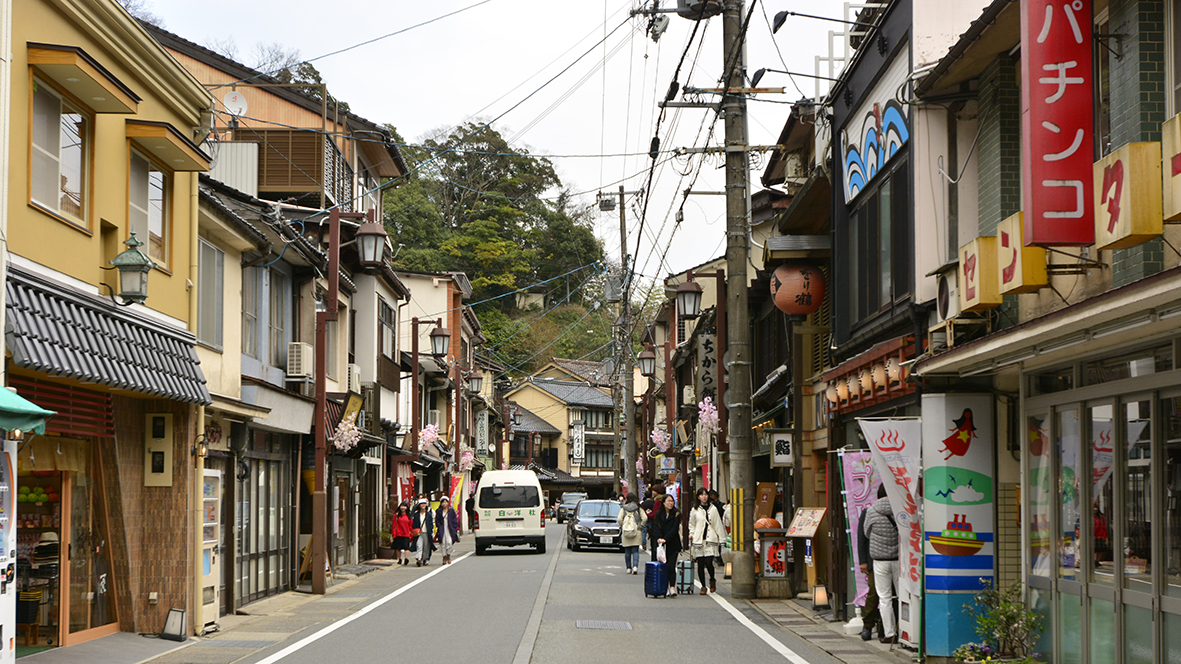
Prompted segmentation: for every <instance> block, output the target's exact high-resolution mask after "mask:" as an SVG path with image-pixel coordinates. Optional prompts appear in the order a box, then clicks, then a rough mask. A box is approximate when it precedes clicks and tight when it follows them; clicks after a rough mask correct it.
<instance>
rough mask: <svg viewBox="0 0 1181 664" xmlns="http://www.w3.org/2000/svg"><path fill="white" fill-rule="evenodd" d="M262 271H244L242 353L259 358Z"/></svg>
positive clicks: (252, 268) (255, 269)
mask: <svg viewBox="0 0 1181 664" xmlns="http://www.w3.org/2000/svg"><path fill="white" fill-rule="evenodd" d="M262 272H263V271H262V270H260V269H259V268H254V267H248V268H245V269H244V270H242V353H243V354H244V355H249V356H250V357H255V358H257V357H258V300H259V290H260V289H259V282H260V281H262Z"/></svg>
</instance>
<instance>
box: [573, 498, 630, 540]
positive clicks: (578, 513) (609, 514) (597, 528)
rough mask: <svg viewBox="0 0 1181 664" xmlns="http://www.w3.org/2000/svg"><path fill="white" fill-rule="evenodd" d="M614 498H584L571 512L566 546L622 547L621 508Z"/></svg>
mask: <svg viewBox="0 0 1181 664" xmlns="http://www.w3.org/2000/svg"><path fill="white" fill-rule="evenodd" d="M620 509H622V507H621V506H620V505H619V503H617V502H615V501H614V500H584V501H582V502H581V503H578V508H577V509H575V510H574V511H573V513H572V514H570V522H569V523H568V524H566V548H567V549H571V550H574V551H578V550H579V549H581V548H582V547H584V546H596V547H598V546H604V547H611V548H614V549H622V548H623V545H622V543H621V542H620V534H619V510H620Z"/></svg>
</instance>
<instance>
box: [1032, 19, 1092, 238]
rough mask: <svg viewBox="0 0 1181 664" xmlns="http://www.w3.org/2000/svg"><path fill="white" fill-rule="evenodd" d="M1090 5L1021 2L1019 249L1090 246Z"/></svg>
mask: <svg viewBox="0 0 1181 664" xmlns="http://www.w3.org/2000/svg"><path fill="white" fill-rule="evenodd" d="M1091 42H1092V19H1091V0H1073V1H1072V0H1021V171H1022V173H1021V183H1022V185H1021V186H1022V188H1023V191H1022V200H1023V203H1024V208H1025V243H1026V244H1027V245H1042V246H1072V247H1083V246H1089V245H1091V244H1093V243H1094V242H1095V199H1094V194H1093V193H1092V192H1093V189H1094V182H1093V173H1092V166H1093V162H1094V160H1095V158H1094V157H1095V155H1094V142H1093V139H1092V133H1093V129H1092V125H1093V120H1092V110H1093V107H1094V99H1093V96H1092V95H1093V91H1092V88H1091V80H1092V63H1091V60H1092V55H1091V48H1092V44H1091Z"/></svg>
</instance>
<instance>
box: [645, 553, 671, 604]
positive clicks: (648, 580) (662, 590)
mask: <svg viewBox="0 0 1181 664" xmlns="http://www.w3.org/2000/svg"><path fill="white" fill-rule="evenodd" d="M667 594H668V572H666V571H665V568H664V563H658V562H649V563H644V597H664V596H665V595H667Z"/></svg>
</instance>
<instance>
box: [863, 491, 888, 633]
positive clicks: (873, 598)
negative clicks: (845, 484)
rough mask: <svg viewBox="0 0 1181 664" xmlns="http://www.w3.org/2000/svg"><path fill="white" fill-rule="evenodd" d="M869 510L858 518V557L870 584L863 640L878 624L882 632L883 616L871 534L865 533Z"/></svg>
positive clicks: (864, 611) (864, 607)
mask: <svg viewBox="0 0 1181 664" xmlns="http://www.w3.org/2000/svg"><path fill="white" fill-rule="evenodd" d="M868 511H869V508H868V507H866V508H865V509H864V510H862V511H861V518H859V519H858V520H857V559H858V560H860V561H861V564H860V565H859V567H860V568H861V569H860V573H861V574H864V575H865V579H866V582H867V584H868V585H869V592H868V593H866V595H865V606H863V607H861V627H862V628H861V640H862V641H868V640H870V639H872V638H873V628H874V625H877V628H878V633H879V634H881V633H882V616H881V614H880V613H879V612H878V591H877V588H876V587H874V582H873V569H872V567H873V558H872V557H870V555H869V536H868V535H866V534H865V513H866V512H868ZM883 635H884V634H883Z"/></svg>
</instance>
